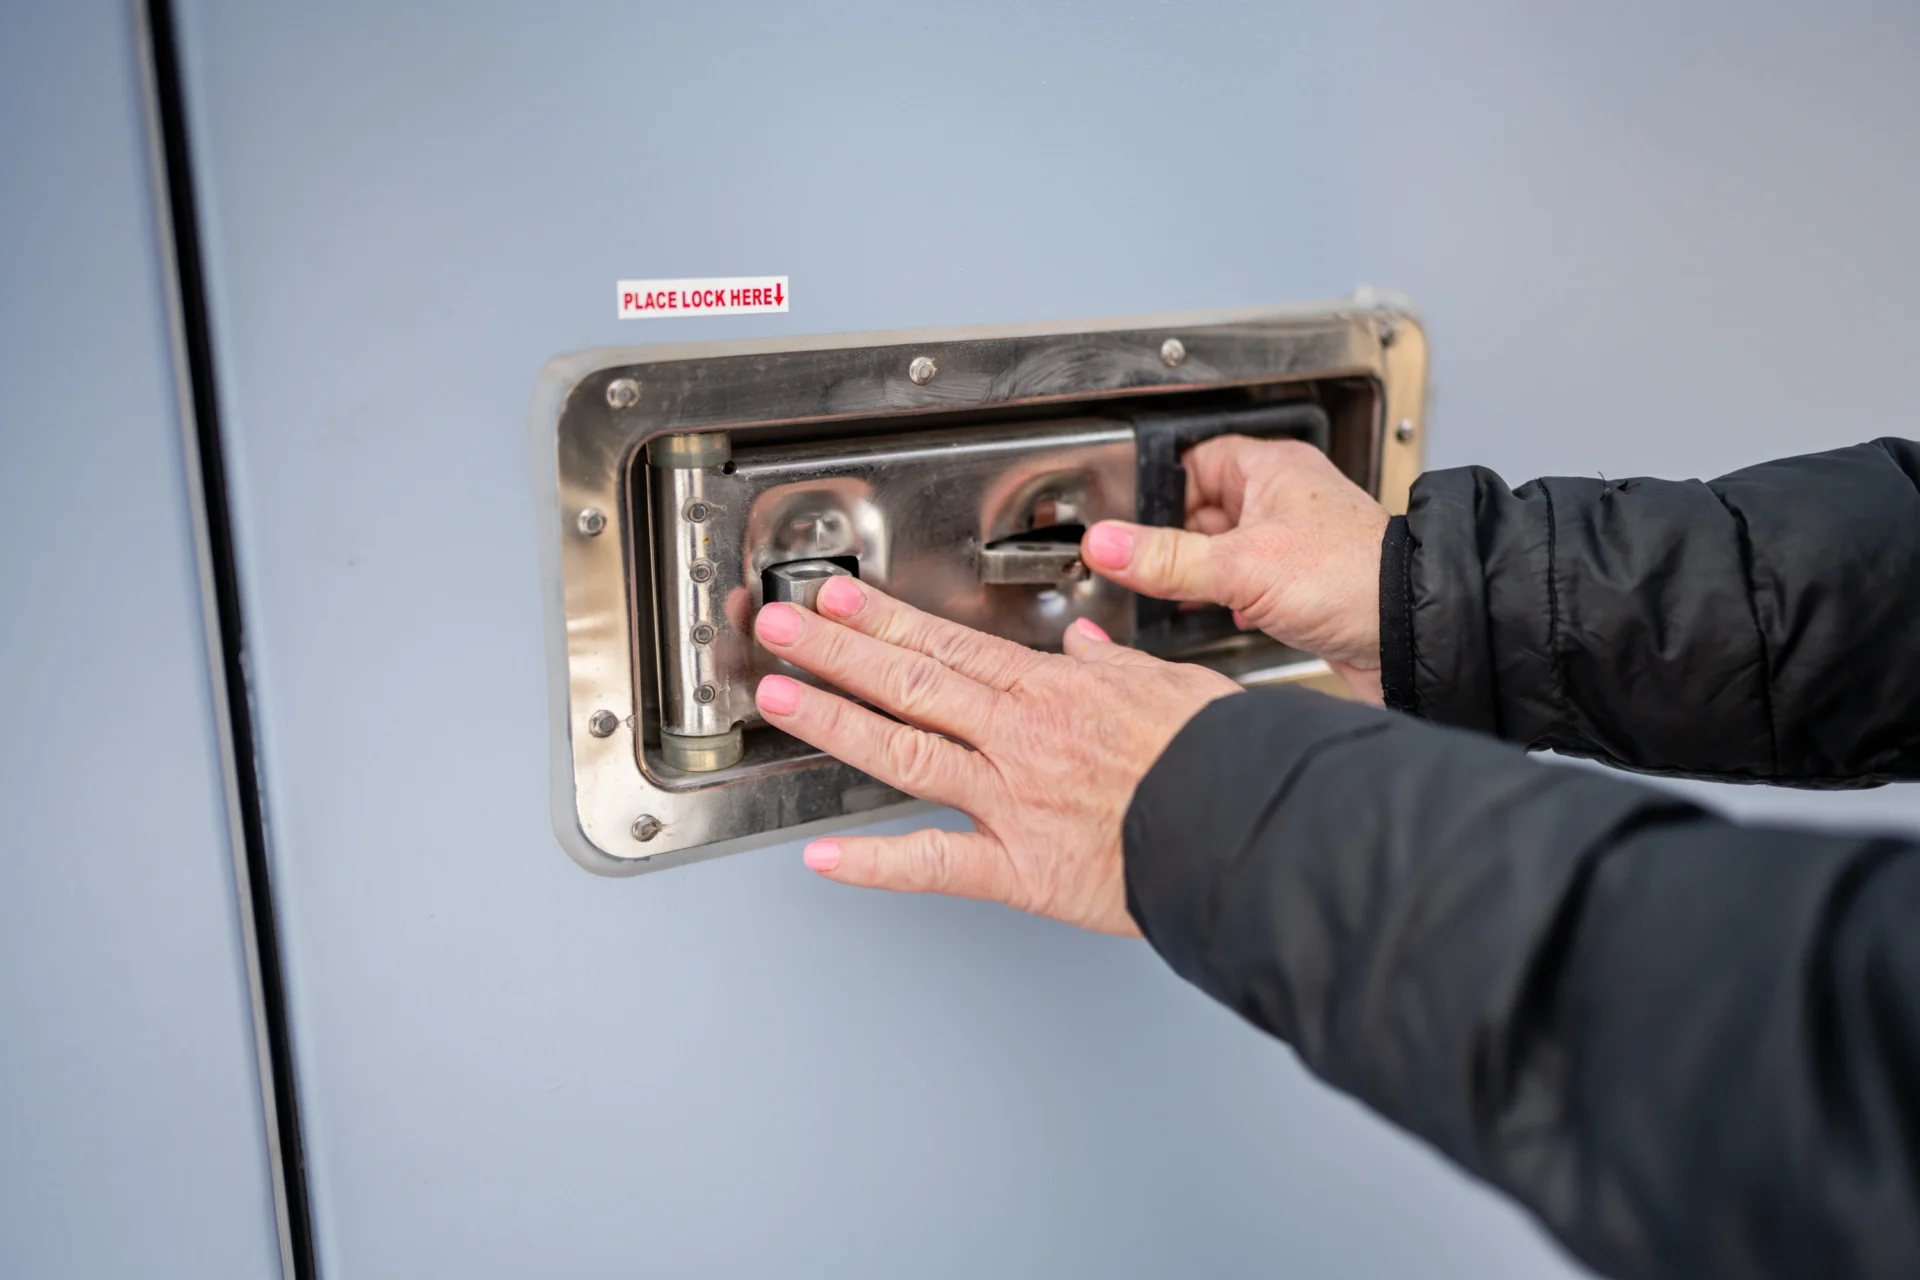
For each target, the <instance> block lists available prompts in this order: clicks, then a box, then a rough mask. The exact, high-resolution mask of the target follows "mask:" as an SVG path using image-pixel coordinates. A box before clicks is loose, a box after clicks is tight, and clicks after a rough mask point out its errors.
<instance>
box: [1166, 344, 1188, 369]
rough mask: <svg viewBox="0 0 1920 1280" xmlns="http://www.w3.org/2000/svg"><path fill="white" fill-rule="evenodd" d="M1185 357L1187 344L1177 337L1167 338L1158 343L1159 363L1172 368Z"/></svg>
mask: <svg viewBox="0 0 1920 1280" xmlns="http://www.w3.org/2000/svg"><path fill="white" fill-rule="evenodd" d="M1186 358H1187V344H1186V343H1184V342H1182V341H1180V339H1178V338H1168V339H1167V340H1166V341H1165V342H1163V343H1161V344H1160V363H1161V364H1164V365H1165V366H1167V368H1169V369H1172V368H1174V367H1176V366H1177V365H1179V363H1180V362H1181V361H1183V360H1185V359H1186Z"/></svg>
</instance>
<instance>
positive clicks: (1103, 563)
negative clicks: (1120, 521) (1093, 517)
mask: <svg viewBox="0 0 1920 1280" xmlns="http://www.w3.org/2000/svg"><path fill="white" fill-rule="evenodd" d="M1087 555H1088V557H1089V558H1091V559H1092V561H1093V562H1094V563H1095V564H1097V565H1099V566H1100V567H1101V568H1102V569H1124V568H1126V567H1127V562H1128V561H1130V560H1132V559H1133V535H1132V534H1131V533H1129V532H1127V531H1126V530H1125V529H1122V528H1121V527H1120V526H1119V525H1116V524H1105V523H1102V524H1096V525H1095V526H1093V529H1092V530H1091V531H1090V532H1089V533H1088V534H1087Z"/></svg>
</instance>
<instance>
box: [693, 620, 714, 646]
mask: <svg viewBox="0 0 1920 1280" xmlns="http://www.w3.org/2000/svg"><path fill="white" fill-rule="evenodd" d="M716 634H717V633H716V632H715V631H714V629H713V624H712V623H711V622H703V623H701V624H700V625H699V626H697V627H695V628H694V629H693V642H694V643H695V644H712V643H713V637H714V636H715V635H716Z"/></svg>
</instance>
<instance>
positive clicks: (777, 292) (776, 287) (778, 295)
mask: <svg viewBox="0 0 1920 1280" xmlns="http://www.w3.org/2000/svg"><path fill="white" fill-rule="evenodd" d="M786 300H787V295H786V294H785V292H783V291H782V290H781V288H780V282H779V281H777V280H776V281H774V284H773V305H774V306H776V307H777V306H779V305H780V304H781V303H783V302H785V301H786Z"/></svg>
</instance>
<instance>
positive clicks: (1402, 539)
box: [1380, 516, 1420, 715]
mask: <svg viewBox="0 0 1920 1280" xmlns="http://www.w3.org/2000/svg"><path fill="white" fill-rule="evenodd" d="M1412 573H1413V534H1412V531H1411V530H1409V529H1408V528H1407V518H1406V517H1405V516H1394V517H1393V518H1392V519H1390V520H1388V521H1387V532H1386V535H1385V536H1384V537H1383V538H1381V540H1380V693H1381V695H1382V697H1383V698H1384V699H1385V701H1386V704H1387V707H1388V709H1390V710H1393V711H1405V712H1408V713H1410V714H1412V715H1419V714H1420V690H1419V687H1418V686H1417V685H1416V684H1415V683H1414V678H1413V581H1412Z"/></svg>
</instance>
